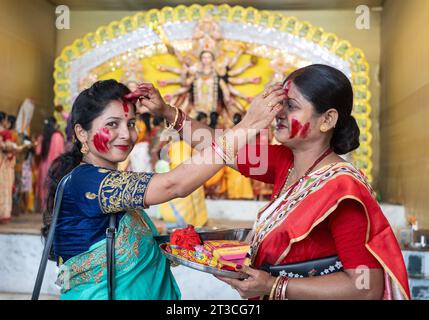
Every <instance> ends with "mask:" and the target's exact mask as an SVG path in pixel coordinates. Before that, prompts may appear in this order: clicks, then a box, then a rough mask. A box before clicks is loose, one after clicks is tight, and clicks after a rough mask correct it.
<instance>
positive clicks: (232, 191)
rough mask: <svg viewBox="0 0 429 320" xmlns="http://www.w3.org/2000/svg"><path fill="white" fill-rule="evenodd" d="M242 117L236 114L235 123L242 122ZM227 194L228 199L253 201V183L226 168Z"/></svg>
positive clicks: (235, 171)
mask: <svg viewBox="0 0 429 320" xmlns="http://www.w3.org/2000/svg"><path fill="white" fill-rule="evenodd" d="M241 119H242V116H241V114H240V113H235V114H234V116H233V119H232V121H233V123H234V125H237V124H239V123H240V122H241ZM225 180H226V194H227V198H228V199H247V200H250V199H253V198H254V194H253V188H252V182H251V180H250V179H249V178H247V177H245V176H243V175H242V174H241V173H240V172H238V171H237V170H234V169H232V168H230V167H225Z"/></svg>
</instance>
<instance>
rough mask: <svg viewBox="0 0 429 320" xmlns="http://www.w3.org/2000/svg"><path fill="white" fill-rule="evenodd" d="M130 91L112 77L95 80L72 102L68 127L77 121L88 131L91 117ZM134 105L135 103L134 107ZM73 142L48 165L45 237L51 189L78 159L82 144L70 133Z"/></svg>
mask: <svg viewBox="0 0 429 320" xmlns="http://www.w3.org/2000/svg"><path fill="white" fill-rule="evenodd" d="M128 93H130V90H129V89H128V88H127V86H125V85H124V84H122V83H119V82H117V81H116V80H104V81H97V82H95V83H94V84H93V85H92V86H91V87H90V88H88V89H86V90H84V91H82V92H81V93H80V94H79V95H78V97H77V98H76V100H75V101H74V103H73V107H72V111H71V117H70V119H71V120H70V122H71V127H72V128H73V132H74V128H75V126H76V125H77V124H79V125H81V126H82V128H83V129H84V130H90V129H91V127H92V122H93V121H94V119H96V118H98V117H99V116H100V115H101V114H102V113H103V111H104V109H105V107H106V106H107V105H108V104H109V103H110V102H111V101H114V100H120V99H122V98H123V97H124V96H125V95H126V94H128ZM134 108H135V106H134ZM74 140H75V141H74V143H73V145H72V147H71V149H70V150H69V151H67V152H66V153H64V154H62V155H61V156H59V157H58V158H57V159H55V160H54V162H53V163H52V165H51V168H50V170H49V172H48V179H47V186H48V188H49V192H48V198H47V201H46V203H47V205H46V208H42V210H44V211H43V228H42V235H43V236H45V237H46V236H47V233H48V231H49V226H50V223H51V220H52V209H53V204H54V197H55V191H56V188H57V185H58V183H59V182H60V180H61V179H62V178H63V177H64V176H65V175H66V174H68V173H69V172H71V171H72V170H73V169H74V168H75V167H77V166H78V165H79V164H80V163H81V161H82V156H83V155H82V153H81V151H80V150H81V148H82V144H81V143H80V141H79V140H78V139H77V138H76V134H75V133H74Z"/></svg>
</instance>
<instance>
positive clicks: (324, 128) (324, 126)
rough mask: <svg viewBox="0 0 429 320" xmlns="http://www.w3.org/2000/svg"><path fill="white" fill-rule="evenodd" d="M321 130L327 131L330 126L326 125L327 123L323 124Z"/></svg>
mask: <svg viewBox="0 0 429 320" xmlns="http://www.w3.org/2000/svg"><path fill="white" fill-rule="evenodd" d="M320 131H322V132H326V131H328V128H327V127H326V125H325V124H322V125H321V126H320Z"/></svg>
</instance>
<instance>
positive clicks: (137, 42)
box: [54, 5, 373, 182]
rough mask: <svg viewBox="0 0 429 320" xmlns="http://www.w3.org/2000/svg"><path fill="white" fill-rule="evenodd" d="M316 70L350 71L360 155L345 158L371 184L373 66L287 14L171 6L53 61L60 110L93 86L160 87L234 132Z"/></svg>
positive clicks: (112, 27) (125, 22)
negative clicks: (275, 86) (264, 98)
mask: <svg viewBox="0 0 429 320" xmlns="http://www.w3.org/2000/svg"><path fill="white" fill-rule="evenodd" d="M314 63H322V64H327V65H331V66H333V67H335V68H337V69H339V70H341V71H342V72H344V73H345V74H346V75H347V76H348V77H349V79H350V81H351V82H352V85H353V90H354V97H355V99H354V109H353V115H354V116H355V118H356V119H357V122H358V125H359V127H360V130H361V136H360V142H361V144H360V147H359V148H358V149H357V150H355V151H354V152H353V153H352V154H350V155H348V156H349V157H350V159H352V161H353V163H354V164H355V165H357V166H358V167H359V168H360V169H362V171H363V172H364V173H365V174H366V175H367V177H368V179H369V180H370V182H371V181H372V180H373V177H372V167H373V162H372V145H371V143H372V136H371V133H370V129H371V120H370V114H371V105H370V103H369V101H370V98H371V94H370V91H369V76H368V74H369V65H368V63H367V61H366V58H365V55H364V53H363V52H362V50H360V49H358V48H354V47H353V46H352V44H351V43H350V42H349V41H347V39H339V38H338V37H337V36H336V35H335V34H333V33H329V32H326V31H324V30H323V29H322V28H319V27H317V26H313V25H311V24H310V23H308V22H304V21H299V20H298V19H297V18H295V17H290V16H287V15H285V14H283V13H276V12H268V11H259V10H256V9H254V8H243V7H240V6H236V7H230V6H228V5H220V6H213V5H206V6H200V5H192V6H189V7H186V6H182V5H181V6H178V7H175V8H171V7H165V8H163V9H161V10H157V9H153V10H149V11H145V12H138V13H136V14H135V15H133V16H128V17H125V18H123V19H122V20H121V21H114V22H112V23H110V24H109V25H108V26H101V27H99V28H98V29H97V30H94V32H91V33H88V34H87V35H85V36H84V37H83V38H81V39H77V40H75V41H74V42H73V44H72V45H70V46H67V47H66V48H64V49H63V51H62V53H61V55H60V56H59V57H58V58H57V59H56V61H55V72H54V79H55V86H54V90H55V104H56V105H62V106H64V109H65V111H70V110H71V106H72V104H73V101H74V99H75V98H76V97H77V95H78V94H79V92H80V91H81V90H83V89H85V88H87V87H89V86H90V85H91V84H92V83H93V82H95V81H97V80H105V79H112V78H113V79H116V80H118V81H121V82H124V83H125V84H127V85H128V86H130V87H132V84H133V83H134V84H135V83H138V82H142V81H146V82H152V83H154V84H155V85H156V86H157V87H158V88H159V90H160V92H161V93H162V94H163V95H164V98H165V99H166V100H167V101H169V102H170V103H171V104H174V105H176V106H180V107H181V108H183V109H184V110H185V111H186V112H188V113H189V114H190V115H191V116H194V117H195V115H196V114H197V113H198V112H199V111H200V112H205V113H206V114H210V113H211V112H213V111H216V112H218V113H219V114H220V123H221V124H222V125H223V126H225V127H230V126H231V125H232V119H233V116H234V114H236V113H240V114H243V113H245V110H246V109H247V107H248V105H249V102H250V101H251V99H252V97H254V96H255V95H257V94H258V93H260V92H262V91H263V90H264V87H265V86H266V85H267V84H269V83H271V82H277V81H282V80H283V79H284V78H285V77H286V76H287V75H288V74H290V73H291V72H292V71H294V70H295V69H297V68H300V67H304V66H307V65H310V64H314Z"/></svg>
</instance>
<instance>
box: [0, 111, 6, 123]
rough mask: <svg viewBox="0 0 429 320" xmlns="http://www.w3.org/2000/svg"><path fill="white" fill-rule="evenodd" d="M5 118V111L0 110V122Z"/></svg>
mask: <svg viewBox="0 0 429 320" xmlns="http://www.w3.org/2000/svg"><path fill="white" fill-rule="evenodd" d="M5 118H6V113H4V112H3V111H0V122H1V121H3V120H4V119H5Z"/></svg>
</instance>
